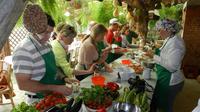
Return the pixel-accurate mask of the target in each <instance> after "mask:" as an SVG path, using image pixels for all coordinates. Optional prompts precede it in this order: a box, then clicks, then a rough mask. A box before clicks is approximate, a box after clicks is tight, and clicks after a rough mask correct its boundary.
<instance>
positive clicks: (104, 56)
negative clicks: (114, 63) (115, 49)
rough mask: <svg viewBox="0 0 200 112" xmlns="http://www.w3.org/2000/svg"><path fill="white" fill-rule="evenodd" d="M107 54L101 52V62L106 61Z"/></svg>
mask: <svg viewBox="0 0 200 112" xmlns="http://www.w3.org/2000/svg"><path fill="white" fill-rule="evenodd" d="M108 53H109V52H107V51H104V52H102V55H101V60H102V61H105V60H106V59H107V57H108Z"/></svg>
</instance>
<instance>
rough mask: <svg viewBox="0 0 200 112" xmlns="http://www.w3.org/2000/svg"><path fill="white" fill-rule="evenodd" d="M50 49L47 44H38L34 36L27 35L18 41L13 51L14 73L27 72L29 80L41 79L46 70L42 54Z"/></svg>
mask: <svg viewBox="0 0 200 112" xmlns="http://www.w3.org/2000/svg"><path fill="white" fill-rule="evenodd" d="M36 47H37V48H36ZM50 50H51V47H50V45H49V44H46V45H44V44H40V43H39V42H38V41H37V40H36V39H34V37H32V36H31V35H29V36H28V38H25V39H24V40H22V42H20V44H19V45H18V46H17V47H16V48H15V50H14V52H13V70H14V74H17V73H21V74H27V75H30V76H31V80H36V81H39V80H41V79H42V78H43V76H44V75H45V71H46V69H45V62H44V60H43V58H42V55H44V54H46V53H48V52H49V51H50Z"/></svg>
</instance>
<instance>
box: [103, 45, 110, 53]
mask: <svg viewBox="0 0 200 112" xmlns="http://www.w3.org/2000/svg"><path fill="white" fill-rule="evenodd" d="M111 50H112V47H111V46H109V47H106V48H105V49H103V50H102V52H104V53H109V52H111Z"/></svg>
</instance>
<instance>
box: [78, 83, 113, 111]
mask: <svg viewBox="0 0 200 112" xmlns="http://www.w3.org/2000/svg"><path fill="white" fill-rule="evenodd" d="M79 97H80V98H82V99H83V102H84V104H85V106H86V109H87V110H88V111H89V112H103V110H104V111H106V110H107V111H108V110H109V109H110V107H111V105H112V98H111V97H110V96H109V95H107V94H106V90H105V89H104V88H103V87H100V86H91V88H82V89H81V94H80V96H79Z"/></svg>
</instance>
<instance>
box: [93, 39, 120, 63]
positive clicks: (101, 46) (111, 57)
mask: <svg viewBox="0 0 200 112" xmlns="http://www.w3.org/2000/svg"><path fill="white" fill-rule="evenodd" d="M96 46H97V49H98V53H99V54H101V53H102V50H103V49H105V48H106V46H105V44H104V42H103V41H101V42H98V43H97V45H96ZM121 56H122V54H116V53H108V57H107V59H106V63H108V64H109V63H111V62H113V61H114V60H116V59H118V58H119V57H121Z"/></svg>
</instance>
